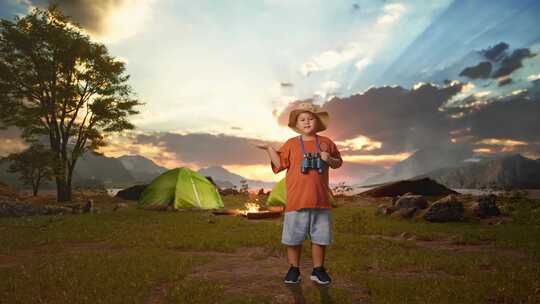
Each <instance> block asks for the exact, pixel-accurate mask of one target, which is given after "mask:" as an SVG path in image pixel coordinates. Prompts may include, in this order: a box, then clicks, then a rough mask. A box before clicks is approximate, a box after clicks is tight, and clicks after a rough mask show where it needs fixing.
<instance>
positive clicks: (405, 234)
mask: <svg viewBox="0 0 540 304" xmlns="http://www.w3.org/2000/svg"><path fill="white" fill-rule="evenodd" d="M399 236H400V237H401V238H402V239H406V240H408V239H412V238H413V237H414V234H412V233H410V232H402V233H401V234H400V235H399Z"/></svg>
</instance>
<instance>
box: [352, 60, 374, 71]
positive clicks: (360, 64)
mask: <svg viewBox="0 0 540 304" xmlns="http://www.w3.org/2000/svg"><path fill="white" fill-rule="evenodd" d="M370 63H371V59H369V58H362V59H360V60H358V61H357V62H356V63H355V64H354V67H355V68H356V69H357V70H358V71H362V70H364V68H365V67H366V66H368V65H369V64H370Z"/></svg>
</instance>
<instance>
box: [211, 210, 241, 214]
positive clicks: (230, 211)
mask: <svg viewBox="0 0 540 304" xmlns="http://www.w3.org/2000/svg"><path fill="white" fill-rule="evenodd" d="M212 214H214V215H238V214H240V212H239V211H238V210H237V209H220V210H214V211H212Z"/></svg>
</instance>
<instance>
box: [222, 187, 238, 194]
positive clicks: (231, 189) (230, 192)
mask: <svg viewBox="0 0 540 304" xmlns="http://www.w3.org/2000/svg"><path fill="white" fill-rule="evenodd" d="M239 193H240V192H238V190H236V189H233V188H226V189H223V190H221V189H219V194H220V195H234V194H239Z"/></svg>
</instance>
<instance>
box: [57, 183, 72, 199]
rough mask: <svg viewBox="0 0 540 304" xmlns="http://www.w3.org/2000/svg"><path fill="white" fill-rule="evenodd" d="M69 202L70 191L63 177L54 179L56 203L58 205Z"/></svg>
mask: <svg viewBox="0 0 540 304" xmlns="http://www.w3.org/2000/svg"><path fill="white" fill-rule="evenodd" d="M70 200H71V189H69V186H68V184H67V183H66V181H65V179H64V177H57V178H56V201H57V202H59V203H62V202H68V201H70Z"/></svg>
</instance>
